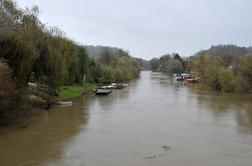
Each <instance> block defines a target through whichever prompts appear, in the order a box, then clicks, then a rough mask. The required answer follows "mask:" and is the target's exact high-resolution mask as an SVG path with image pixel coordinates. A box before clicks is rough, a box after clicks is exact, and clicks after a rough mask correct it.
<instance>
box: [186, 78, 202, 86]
mask: <svg viewBox="0 0 252 166" xmlns="http://www.w3.org/2000/svg"><path fill="white" fill-rule="evenodd" d="M198 80H199V77H198V78H187V79H186V83H188V84H192V83H196V82H198Z"/></svg>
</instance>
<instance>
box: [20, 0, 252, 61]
mask: <svg viewBox="0 0 252 166" xmlns="http://www.w3.org/2000/svg"><path fill="white" fill-rule="evenodd" d="M17 2H18V4H19V5H20V6H21V7H26V6H32V5H33V4H35V5H38V6H39V8H40V10H41V11H42V12H41V14H40V19H41V21H42V22H43V23H45V24H46V25H49V26H57V27H59V28H60V29H62V30H63V31H64V32H66V34H67V36H68V37H69V38H71V39H73V40H75V41H77V42H79V43H82V44H87V45H105V46H115V47H119V48H123V49H125V50H128V51H129V52H130V53H131V55H133V56H136V57H141V58H145V59H151V58H152V57H159V56H161V55H163V54H165V53H172V52H178V53H179V54H180V55H182V56H189V55H192V54H193V53H195V52H196V51H199V50H201V49H207V48H209V47H210V46H211V45H216V44H221V43H222V44H231V43H232V44H237V45H240V46H251V45H252V21H251V20H252V0H17Z"/></svg>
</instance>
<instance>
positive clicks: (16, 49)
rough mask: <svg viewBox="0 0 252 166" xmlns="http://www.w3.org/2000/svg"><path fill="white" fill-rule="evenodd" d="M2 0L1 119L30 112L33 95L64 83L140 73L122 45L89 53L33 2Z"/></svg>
mask: <svg viewBox="0 0 252 166" xmlns="http://www.w3.org/2000/svg"><path fill="white" fill-rule="evenodd" d="M1 2H2V3H1V5H0V6H1V7H0V92H1V93H0V125H1V124H5V123H8V122H9V121H11V120H12V119H15V118H19V117H22V116H23V115H25V114H29V111H30V110H31V102H32V100H31V95H32V96H34V95H35V96H39V97H42V98H48V99H50V98H51V97H52V96H55V95H57V94H58V91H59V90H60V87H61V86H62V85H76V84H83V81H86V82H89V83H96V84H101V83H110V82H127V81H130V80H132V79H135V78H137V77H138V75H139V71H140V67H139V66H138V64H137V63H136V61H135V59H133V58H132V57H131V56H130V55H129V53H128V52H126V51H124V50H122V49H120V50H119V51H118V52H116V54H117V55H116V56H115V55H114V52H113V49H112V50H111V49H109V48H104V49H101V50H100V51H99V53H98V54H99V56H98V57H97V58H92V57H89V55H88V54H89V53H90V52H89V49H88V50H87V48H86V46H83V45H80V44H77V43H76V42H75V41H72V40H70V39H69V38H67V37H66V35H65V33H64V32H63V31H62V30H60V29H59V28H57V27H48V26H46V25H45V24H43V23H42V22H41V21H40V20H39V18H38V15H39V8H38V7H37V6H34V7H33V8H31V9H22V8H19V7H18V4H16V2H14V1H12V0H3V1H1ZM84 78H85V80H84ZM29 85H32V86H34V85H40V86H41V87H42V88H41V89H43V92H41V91H39V92H37V91H36V93H35V92H34V91H31V87H30V86H29ZM45 91H46V94H45ZM45 96H47V97H45ZM46 100H47V99H46Z"/></svg>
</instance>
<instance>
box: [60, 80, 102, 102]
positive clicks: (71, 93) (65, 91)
mask: <svg viewBox="0 0 252 166" xmlns="http://www.w3.org/2000/svg"><path fill="white" fill-rule="evenodd" d="M97 87H98V85H96V84H90V83H87V84H85V85H73V86H61V87H60V92H59V96H56V97H55V99H56V100H70V99H73V98H76V97H80V96H82V95H83V94H87V93H89V92H91V91H92V90H93V89H95V88H97Z"/></svg>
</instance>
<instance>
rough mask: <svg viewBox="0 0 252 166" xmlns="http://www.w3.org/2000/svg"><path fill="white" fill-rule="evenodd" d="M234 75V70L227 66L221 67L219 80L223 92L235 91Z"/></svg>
mask: <svg viewBox="0 0 252 166" xmlns="http://www.w3.org/2000/svg"><path fill="white" fill-rule="evenodd" d="M233 78H234V75H233V73H232V71H230V70H229V69H226V68H221V69H220V71H219V73H218V81H219V84H220V90H221V91H223V92H232V91H234V82H233Z"/></svg>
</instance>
